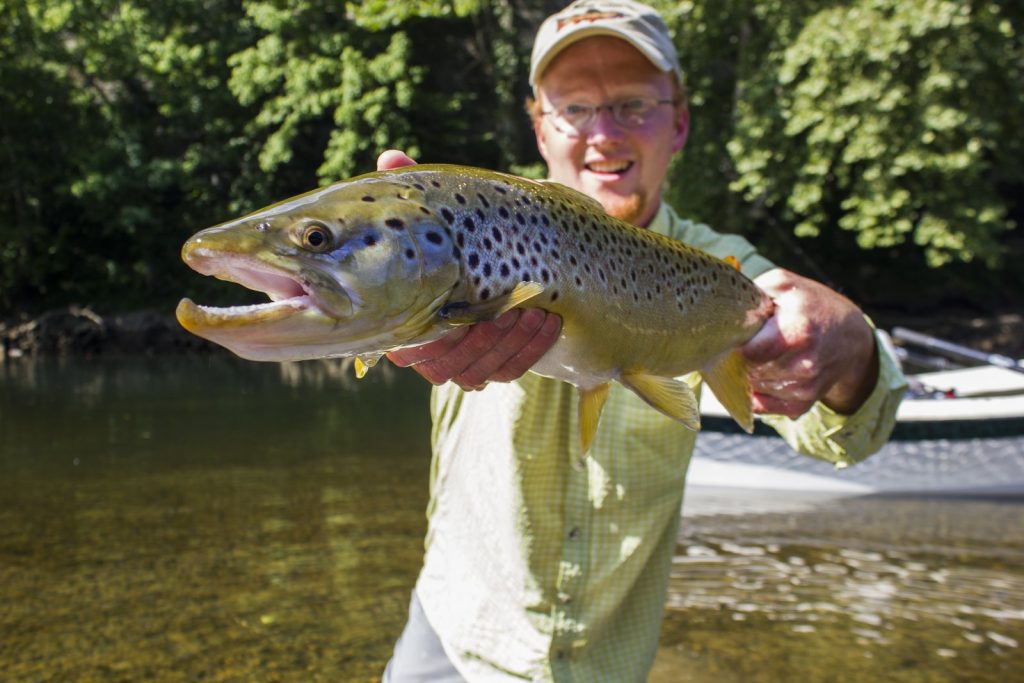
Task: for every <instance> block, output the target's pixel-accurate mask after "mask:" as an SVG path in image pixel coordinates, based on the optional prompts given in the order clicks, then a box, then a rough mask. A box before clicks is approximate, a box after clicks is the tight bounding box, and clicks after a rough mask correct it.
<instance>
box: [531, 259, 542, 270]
mask: <svg viewBox="0 0 1024 683" xmlns="http://www.w3.org/2000/svg"><path fill="white" fill-rule="evenodd" d="M530 265H531V266H533V267H534V268H536V267H537V266H539V265H540V262H539V261H538V260H537V257H536V256H531V257H530Z"/></svg>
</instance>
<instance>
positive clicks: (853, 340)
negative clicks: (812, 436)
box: [742, 268, 878, 418]
mask: <svg viewBox="0 0 1024 683" xmlns="http://www.w3.org/2000/svg"><path fill="white" fill-rule="evenodd" d="M754 282H755V283H757V285H758V286H759V287H760V288H761V289H763V290H764V291H765V292H766V293H767V294H768V295H769V296H770V297H772V298H773V299H774V300H775V305H776V309H775V315H774V316H772V317H771V318H770V319H769V320H768V322H767V323H765V325H764V327H763V328H761V331H760V332H758V333H757V334H756V335H754V338H753V339H751V340H750V341H748V342H747V343H746V344H745V345H744V346H743V349H742V353H743V355H744V356H745V357H746V358H747V360H748V361H749V363H750V366H751V369H750V379H751V386H752V388H753V390H754V411H755V412H758V413H772V414H776V415H786V416H787V417H791V418H796V417H799V416H800V415H802V414H804V413H805V412H807V411H808V410H809V409H810V408H811V406H812V405H813V404H814V402H815V401H819V400H820V401H823V402H824V403H825V405H827V406H828V407H830V408H832V409H833V410H835V411H836V412H838V413H842V414H846V415H849V414H851V413H854V412H856V410H857V409H858V408H860V406H861V404H863V403H864V400H865V399H866V398H867V397H868V395H869V394H870V393H871V390H872V389H873V388H874V386H875V383H876V382H877V381H878V350H877V345H876V344H875V336H874V333H873V332H872V331H871V327H870V326H869V325H868V324H867V322H866V321H865V320H864V316H863V314H862V313H861V311H860V309H858V308H857V307H856V306H855V305H854V304H853V302H851V301H850V300H849V299H847V298H846V297H844V296H842V295H841V294H839V293H838V292H835V291H833V290H831V289H829V288H828V287H826V286H825V285H823V284H821V283H818V282H815V281H814V280H808V279H807V278H804V277H801V276H799V275H796V274H794V273H791V272H789V271H787V270H783V269H782V268H775V269H773V270H770V271H768V272H767V273H764V274H762V275H761V276H759V277H757V278H756V279H755V280H754Z"/></svg>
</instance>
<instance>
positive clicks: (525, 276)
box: [520, 270, 533, 282]
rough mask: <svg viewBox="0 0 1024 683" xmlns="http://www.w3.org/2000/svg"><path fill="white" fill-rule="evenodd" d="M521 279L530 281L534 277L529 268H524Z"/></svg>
mask: <svg viewBox="0 0 1024 683" xmlns="http://www.w3.org/2000/svg"><path fill="white" fill-rule="evenodd" d="M520 279H521V280H522V281H523V282H530V281H531V280H533V278H532V277H530V271H528V270H524V271H523V276H522V277H521V278H520Z"/></svg>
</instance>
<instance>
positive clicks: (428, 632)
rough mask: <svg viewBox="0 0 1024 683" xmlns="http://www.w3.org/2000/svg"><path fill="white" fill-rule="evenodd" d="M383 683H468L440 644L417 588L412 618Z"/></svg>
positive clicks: (410, 604)
mask: <svg viewBox="0 0 1024 683" xmlns="http://www.w3.org/2000/svg"><path fill="white" fill-rule="evenodd" d="M383 683H466V679H464V678H463V677H462V676H461V675H460V674H459V672H458V671H456V670H455V667H454V666H452V663H451V661H450V660H449V659H448V655H446V654H445V652H444V648H442V647H441V641H440V640H439V639H438V637H437V634H436V633H434V629H433V627H431V625H430V622H428V621H427V616H426V615H425V614H424V613H423V607H422V605H420V600H419V598H417V597H416V591H413V593H412V600H411V601H410V602H409V621H408V622H406V624H405V630H404V631H402V635H401V636H399V638H398V642H397V643H395V652H394V654H393V655H391V661H390V662H388V666H387V668H386V669H384V681H383Z"/></svg>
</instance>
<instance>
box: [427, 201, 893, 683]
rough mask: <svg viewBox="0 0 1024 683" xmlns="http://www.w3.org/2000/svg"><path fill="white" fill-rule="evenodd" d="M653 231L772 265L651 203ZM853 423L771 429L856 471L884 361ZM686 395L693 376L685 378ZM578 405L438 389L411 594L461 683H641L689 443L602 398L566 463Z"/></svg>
mask: <svg viewBox="0 0 1024 683" xmlns="http://www.w3.org/2000/svg"><path fill="white" fill-rule="evenodd" d="M650 229H652V230H655V231H657V232H661V233H663V234H667V235H669V236H671V237H674V238H677V239H680V240H682V241H684V242H687V243H688V244H692V245H695V246H698V247H700V248H702V249H705V250H706V251H709V252H711V253H713V254H716V255H718V256H722V257H724V256H727V255H732V256H735V257H736V258H737V259H738V260H739V261H740V263H741V264H742V267H743V272H744V273H746V274H747V275H748V276H750V277H755V276H757V275H759V274H760V273H763V272H765V271H766V270H769V269H771V268H772V267H773V266H772V264H771V263H770V262H768V261H767V260H765V259H764V258H762V257H760V256H758V255H757V254H756V253H755V252H754V249H753V247H752V246H751V245H750V244H749V243H748V242H747V241H746V240H744V239H742V238H740V237H737V236H726V235H719V234H717V233H715V232H713V231H712V230H710V229H709V228H707V227H706V226H703V225H698V224H694V223H691V222H686V221H682V220H680V219H679V218H678V216H677V215H676V214H675V212H674V211H672V210H671V209H670V208H669V207H668V206H667V205H664V204H663V205H662V207H661V209H660V210H659V212H658V214H657V216H656V217H655V220H654V221H653V222H652V224H651V226H650ZM880 356H881V358H882V362H881V372H880V378H879V384H878V387H876V389H875V391H874V393H873V394H872V395H871V396H870V397H869V399H868V400H867V402H866V403H865V404H864V406H863V407H862V408H861V410H860V411H858V413H857V414H856V415H853V416H850V417H843V416H840V415H836V414H835V413H833V412H831V411H829V410H828V409H826V408H825V407H824V406H822V405H818V406H816V407H815V408H814V409H812V410H811V411H810V412H809V413H808V414H807V415H805V416H803V417H802V418H801V419H799V420H797V421H792V420H787V419H785V418H782V419H775V420H772V424H773V426H775V427H776V429H779V431H780V432H781V433H782V434H783V435H784V436H785V437H786V438H787V440H789V441H790V442H791V443H793V444H794V445H796V446H798V447H799V448H800V450H802V451H804V452H806V453H808V454H811V455H815V456H817V457H822V458H826V459H828V460H830V461H833V462H838V463H848V462H855V461H857V460H859V459H861V458H863V457H866V456H867V455H868V454H869V453H871V452H872V451H873V450H875V449H877V448H878V447H880V446H881V444H882V443H883V442H884V440H885V438H887V436H888V434H889V432H890V431H891V428H892V425H893V423H894V420H895V412H896V407H897V405H898V403H899V397H900V396H901V395H902V389H901V388H900V386H901V375H900V373H899V370H898V369H897V368H896V367H895V365H894V363H893V361H892V360H891V359H889V357H888V356H887V354H886V353H885V352H884V351H880ZM687 380H688V381H690V383H691V384H692V385H693V386H694V387H695V388H698V387H697V385H698V384H699V381H700V379H699V376H697V375H696V374H694V375H692V376H690V377H688V378H687ZM576 404H577V393H576V389H575V388H574V387H572V386H571V385H569V384H567V383H564V382H560V381H557V380H552V379H548V378H544V377H540V376H538V375H534V374H527V375H526V376H524V377H523V378H522V379H520V380H519V381H517V382H512V383H507V384H491V385H489V386H488V387H487V388H486V389H485V390H483V391H477V392H463V391H461V390H460V389H458V388H457V387H455V386H454V385H451V384H450V383H449V384H447V385H445V386H442V387H438V388H436V389H435V390H434V394H433V397H432V401H431V411H432V415H433V419H434V430H433V447H434V455H433V461H432V465H431V497H430V504H429V508H428V518H429V529H428V534H427V543H426V548H427V550H426V555H425V559H424V566H423V570H422V572H421V573H420V577H419V580H418V582H417V586H416V591H417V595H418V596H419V599H420V602H421V603H422V604H423V608H424V612H425V614H426V615H427V619H428V621H429V622H430V624H431V626H432V627H433V628H434V630H435V631H436V632H437V634H438V636H439V637H440V639H441V642H442V643H443V645H444V648H445V651H446V653H447V654H448V656H449V658H450V659H451V660H452V663H453V664H454V665H455V667H456V668H457V669H458V670H459V671H460V672H461V673H462V675H463V676H465V677H466V678H467V679H468V680H470V681H521V680H527V681H586V682H588V683H590V682H595V681H613V682H616V683H618V682H631V681H637V682H639V681H644V680H645V679H646V677H647V673H648V670H649V669H650V666H651V663H652V661H653V659H654V654H655V650H656V648H657V643H658V632H659V627H660V622H661V615H662V609H663V606H664V602H665V591H666V585H667V581H668V575H669V569H670V566H671V559H672V555H673V552H674V551H675V548H676V533H677V530H678V527H679V519H680V509H681V505H682V497H683V488H684V483H685V480H686V469H687V465H688V464H689V459H690V455H691V453H692V452H693V446H694V440H695V437H696V434H695V433H694V432H691V431H689V430H688V429H686V428H685V427H683V426H682V425H680V424H678V423H676V422H674V421H672V420H670V419H668V418H666V417H664V416H663V415H661V414H660V413H658V412H656V411H654V410H652V409H651V408H650V407H649V406H647V405H646V404H645V403H643V402H642V401H641V400H640V399H639V398H637V397H636V396H635V395H634V394H633V393H631V392H629V391H628V390H625V389H623V388H622V387H620V386H619V385H617V384H613V386H612V391H611V394H610V396H609V399H608V403H607V404H606V406H605V409H604V413H603V414H602V417H601V423H600V428H599V430H598V433H597V436H596V438H595V440H594V443H593V445H592V447H591V452H590V454H589V457H587V458H586V459H585V460H584V461H583V464H582V467H580V465H579V464H578V463H577V464H576V465H574V464H573V463H574V462H575V461H576V460H577V457H576V456H577V455H578V453H577V451H578V448H579V446H578V435H577V417H576Z"/></svg>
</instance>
